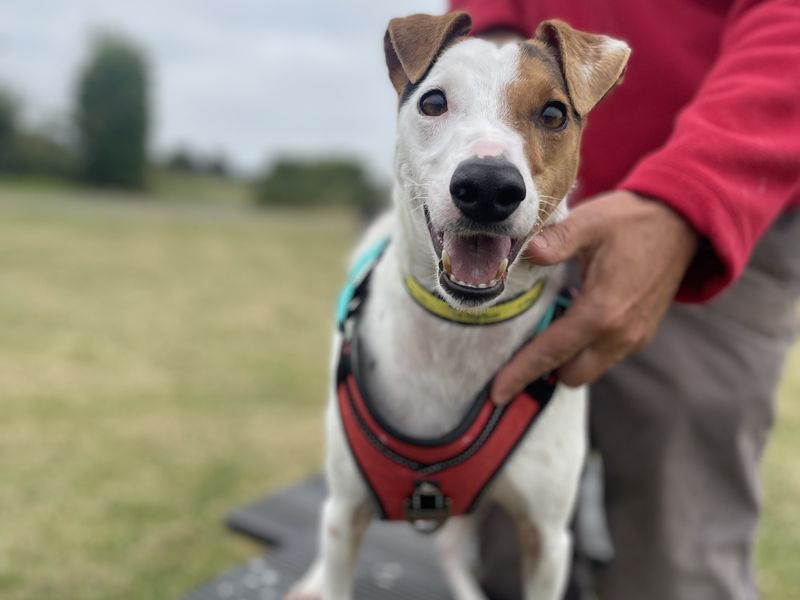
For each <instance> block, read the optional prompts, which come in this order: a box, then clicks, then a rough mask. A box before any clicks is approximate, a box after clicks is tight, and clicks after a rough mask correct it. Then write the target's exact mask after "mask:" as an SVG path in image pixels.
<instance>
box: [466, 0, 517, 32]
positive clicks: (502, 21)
mask: <svg viewBox="0 0 800 600" xmlns="http://www.w3.org/2000/svg"><path fill="white" fill-rule="evenodd" d="M522 1H524V0H450V10H451V11H457V10H463V11H466V12H468V13H469V14H470V16H471V17H472V33H475V34H480V33H483V32H485V31H488V30H490V29H495V28H498V27H502V28H506V27H507V28H509V29H515V30H517V31H519V32H520V33H521V34H522V35H524V36H526V37H527V36H530V35H531V32H530V31H527V32H526V31H524V29H525V23H524V17H523V14H522V9H521V8H520V6H519V3H520V2H522Z"/></svg>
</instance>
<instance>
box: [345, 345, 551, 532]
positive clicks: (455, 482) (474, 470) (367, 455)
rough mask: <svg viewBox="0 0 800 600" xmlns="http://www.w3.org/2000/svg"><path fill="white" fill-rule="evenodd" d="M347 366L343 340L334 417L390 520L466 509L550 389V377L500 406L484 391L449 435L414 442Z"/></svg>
mask: <svg viewBox="0 0 800 600" xmlns="http://www.w3.org/2000/svg"><path fill="white" fill-rule="evenodd" d="M353 362H354V360H353V356H352V343H345V344H343V345H342V350H341V354H340V361H339V370H338V382H337V393H338V400H339V413H340V415H341V418H342V423H343V425H344V430H345V434H346V437H347V441H348V443H349V445H350V450H351V451H352V453H353V456H354V457H355V460H356V463H357V464H358V467H359V469H360V471H361V474H362V476H363V477H364V480H365V481H366V483H367V485H368V487H369V488H370V490H371V491H372V495H373V498H374V500H375V504H376V506H377V509H378V512H379V514H380V516H381V518H383V519H387V520H393V521H401V520H406V521H412V522H417V521H433V522H441V521H443V520H444V519H446V518H447V517H449V516H456V515H463V514H466V513H469V512H471V511H472V510H473V509H474V508H475V505H476V504H477V502H478V500H479V499H480V497H481V495H482V493H483V491H484V490H485V489H486V488H487V486H488V485H489V484H490V483H491V482H492V480H493V479H494V477H495V475H497V473H498V471H499V470H500V468H501V467H502V466H503V464H504V463H505V461H506V460H507V459H508V457H509V456H510V455H511V453H512V452H513V451H514V449H515V448H516V446H517V444H519V442H520V441H521V440H522V437H523V436H524V435H525V433H526V432H527V431H528V429H530V427H531V426H532V425H533V423H534V422H535V421H536V418H537V417H538V416H539V414H541V411H542V409H543V408H544V407H545V406H546V405H547V403H548V402H549V400H550V398H551V397H552V395H553V391H554V390H555V386H556V378H555V376H551V377H549V378H547V379H540V380H539V381H536V382H535V383H534V384H532V385H530V386H528V388H527V389H526V390H525V391H524V392H522V393H520V394H519V395H518V396H517V397H516V398H515V399H514V400H513V401H512V402H510V403H509V404H508V405H506V406H504V407H498V406H495V405H494V404H492V402H491V401H490V400H489V398H488V386H487V389H485V390H484V391H483V392H482V393H481V394H480V395H479V396H478V398H477V399H476V401H475V403H474V404H473V407H472V409H471V410H470V411H469V413H468V415H467V416H466V418H465V419H464V420H463V422H462V423H461V424H460V425H459V426H458V427H456V428H455V429H454V430H453V431H452V432H451V433H449V434H448V435H447V436H445V437H444V438H442V439H439V440H418V439H411V438H408V437H407V436H404V435H403V434H401V433H399V432H396V431H393V430H392V429H391V427H390V426H389V425H387V424H386V423H383V422H382V421H381V418H380V416H379V415H378V414H377V413H376V411H375V410H374V409H373V408H372V407H371V406H370V404H369V401H368V399H367V398H366V397H365V395H364V394H363V392H362V391H361V390H360V389H359V385H358V380H357V378H356V374H355V373H354V371H353Z"/></svg>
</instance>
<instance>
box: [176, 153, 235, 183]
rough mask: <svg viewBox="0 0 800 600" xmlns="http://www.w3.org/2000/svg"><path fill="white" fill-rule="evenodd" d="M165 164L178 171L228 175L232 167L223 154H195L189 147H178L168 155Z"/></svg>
mask: <svg viewBox="0 0 800 600" xmlns="http://www.w3.org/2000/svg"><path fill="white" fill-rule="evenodd" d="M163 166H164V167H165V168H167V169H169V170H170V171H175V172H176V173H194V174H207V175H217V176H219V177H228V176H229V175H230V168H229V167H228V161H227V159H226V158H225V157H224V156H223V155H221V154H215V155H210V156H204V155H200V154H195V153H193V152H192V151H191V150H188V149H187V148H178V149H177V150H175V151H174V152H173V153H172V154H170V155H169V156H167V158H166V159H165V160H164V162H163Z"/></svg>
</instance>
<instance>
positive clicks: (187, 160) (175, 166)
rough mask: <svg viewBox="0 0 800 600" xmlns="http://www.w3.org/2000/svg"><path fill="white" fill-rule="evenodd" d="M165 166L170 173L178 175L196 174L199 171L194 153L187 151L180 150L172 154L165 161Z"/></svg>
mask: <svg viewBox="0 0 800 600" xmlns="http://www.w3.org/2000/svg"><path fill="white" fill-rule="evenodd" d="M164 166H165V167H166V168H167V169H169V170H170V171H176V172H178V173H194V172H195V171H197V163H196V161H195V158H194V157H193V156H192V153H191V152H190V151H189V150H187V149H185V148H179V149H177V150H175V152H173V153H172V154H170V155H169V156H168V157H167V159H166V160H165V161H164Z"/></svg>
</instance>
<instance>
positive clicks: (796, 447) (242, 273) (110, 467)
mask: <svg viewBox="0 0 800 600" xmlns="http://www.w3.org/2000/svg"><path fill="white" fill-rule="evenodd" d="M170 186H171V187H170ZM203 187H204V189H205V191H204V192H203V194H205V196H204V197H205V198H206V200H208V201H204V202H200V203H191V202H187V201H185V200H186V199H185V198H184V196H191V195H192V194H194V191H193V188H192V186H191V185H189V186H187V185H183V184H180V183H179V182H170V183H169V185H168V186H166V188H167V189H168V193H169V194H170V195H173V196H176V197H178V199H177V200H175V201H169V202H167V201H164V200H158V201H156V200H153V199H149V200H148V199H143V198H131V197H127V196H124V195H110V194H102V193H88V192H85V191H82V190H77V189H76V190H63V189H59V188H57V187H42V186H21V185H19V184H14V185H13V186H12V185H9V184H8V183H6V184H0V327H2V335H0V598H2V599H3V600H42V599H44V598H58V599H70V600H71V599H80V600H95V599H98V600H99V599H102V600H110V599H114V600H149V599H153V600H155V599H159V600H170V599H172V598H176V597H178V596H179V595H180V594H181V593H183V592H186V591H187V590H189V589H190V588H192V587H193V586H195V585H197V584H199V583H200V582H202V581H203V580H204V579H206V578H208V577H211V576H213V575H215V574H218V573H220V572H221V571H222V570H224V569H225V568H226V567H228V566H230V565H232V564H234V563H236V562H237V561H241V560H243V559H244V558H245V557H247V556H250V555H251V554H253V553H255V552H257V551H258V548H257V547H255V546H252V545H248V544H246V543H245V542H244V541H242V540H240V539H239V538H236V537H235V536H232V535H229V534H226V533H224V531H223V530H222V528H221V519H222V518H223V516H224V514H225V512H226V511H227V510H228V509H230V508H232V507H234V506H236V505H238V504H241V503H243V502H246V501H249V500H252V499H254V498H255V497H257V496H258V495H259V494H262V493H265V492H267V491H269V490H271V489H274V488H276V487H279V486H281V485H283V484H286V483H288V482H291V481H293V480H295V479H297V478H299V477H302V476H304V475H306V474H309V473H311V472H313V471H314V470H316V469H317V467H318V464H319V462H320V459H321V454H320V447H321V414H320V409H321V407H322V405H323V401H324V391H325V382H326V371H327V363H328V351H329V341H328V336H329V331H330V326H331V315H332V306H333V301H334V296H335V293H336V289H337V287H338V284H339V282H340V280H341V276H342V273H343V265H344V256H345V254H346V251H347V249H348V248H349V246H350V245H351V243H352V241H353V240H354V236H355V235H356V231H357V226H356V224H355V221H354V220H352V219H351V218H349V217H347V216H346V215H343V214H337V213H322V214H319V213H318V214H314V215H309V214H304V215H302V216H300V215H296V214H292V213H264V212H258V211H254V210H251V209H248V208H247V206H246V205H245V204H244V203H243V202H242V201H240V200H241V198H243V197H244V195H243V194H242V192H241V190H238V189H235V188H230V186H224V185H218V186H217V187H216V188H214V187H212V188H211V191H208V188H206V187H205V186H203ZM197 193H200V192H197ZM216 195H219V196H221V197H222V201H220V202H216V201H215V197H216ZM181 198H183V200H181ZM798 456H800V352H795V354H794V356H793V357H792V359H791V362H790V366H789V368H788V369H787V378H786V381H785V383H784V385H783V388H782V393H781V418H780V419H779V423H778V430H777V433H776V436H775V438H774V441H773V443H772V445H771V447H770V450H769V453H768V456H767V470H766V488H767V489H766V502H767V510H766V517H765V522H764V527H763V539H762V543H761V546H760V553H759V572H760V577H761V581H762V584H763V587H764V590H765V597H766V598H767V599H768V600H793V599H794V598H797V597H798V590H800V569H798V568H797V564H798V557H800V470H798V469H797V468H796V461H797V457H798Z"/></svg>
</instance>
